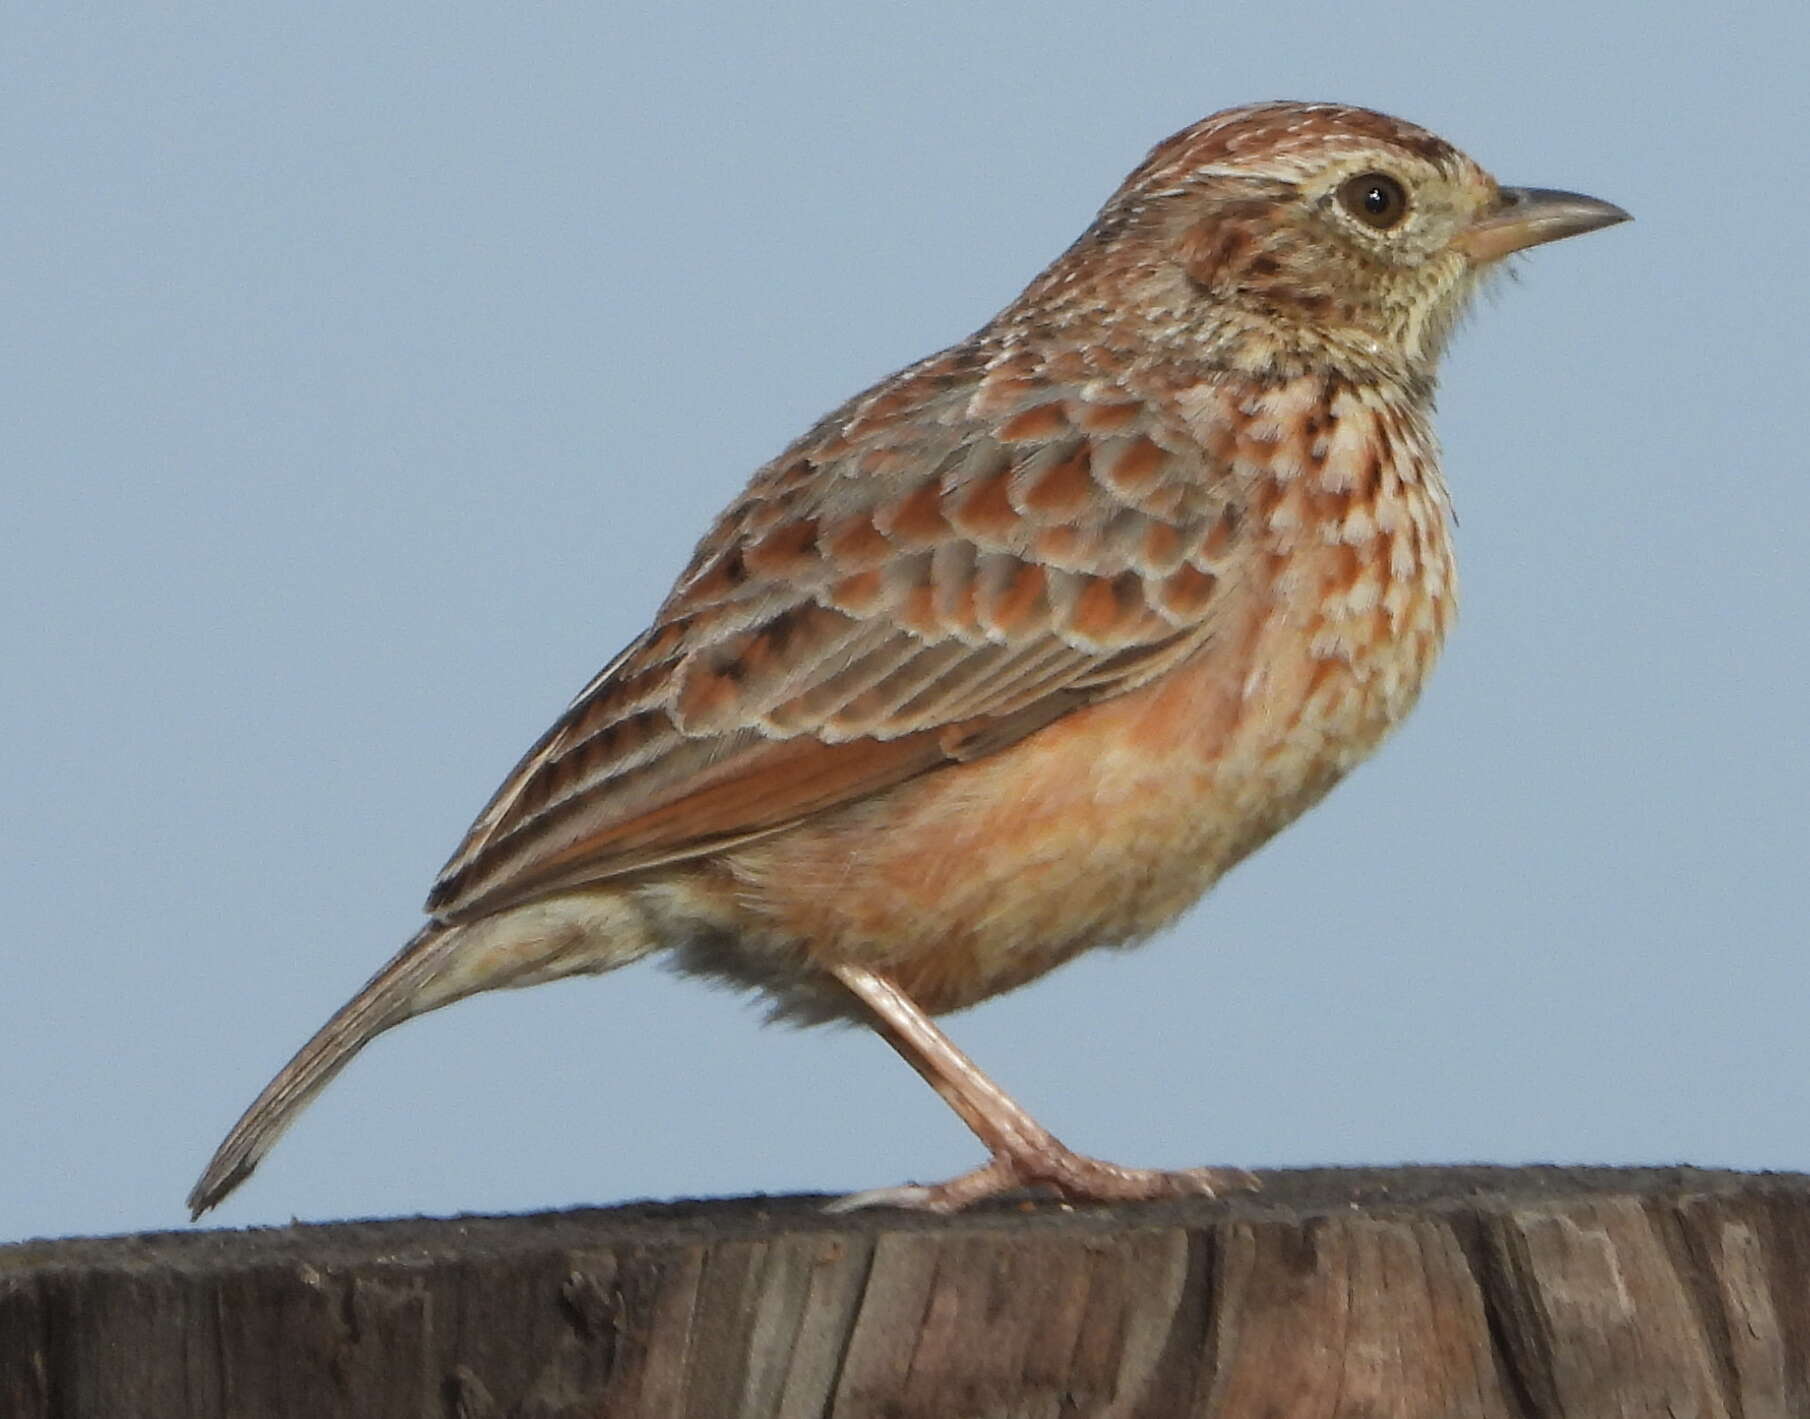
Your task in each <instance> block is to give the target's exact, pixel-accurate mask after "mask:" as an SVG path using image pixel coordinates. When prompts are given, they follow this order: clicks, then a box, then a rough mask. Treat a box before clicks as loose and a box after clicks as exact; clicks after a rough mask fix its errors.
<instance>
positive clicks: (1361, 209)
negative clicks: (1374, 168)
mask: <svg viewBox="0 0 1810 1419" xmlns="http://www.w3.org/2000/svg"><path fill="white" fill-rule="evenodd" d="M1339 205H1340V206H1341V207H1343V208H1344V209H1345V210H1346V211H1347V212H1349V213H1351V215H1352V216H1354V217H1356V218H1357V219H1358V220H1359V221H1360V222H1362V223H1363V224H1364V225H1365V226H1367V227H1375V228H1376V229H1377V230H1378V231H1379V232H1386V231H1388V230H1389V228H1390V227H1392V226H1394V225H1395V224H1396V223H1397V222H1399V221H1401V219H1402V218H1403V217H1405V216H1407V215H1408V194H1407V192H1406V190H1405V189H1404V188H1403V187H1402V185H1401V184H1400V183H1399V182H1397V181H1396V180H1395V179H1394V178H1392V177H1390V176H1388V175H1387V174H1386V173H1380V172H1364V173H1359V174H1358V175H1357V176H1356V177H1353V178H1347V179H1346V180H1345V181H1344V182H1343V183H1341V184H1340V185H1339Z"/></svg>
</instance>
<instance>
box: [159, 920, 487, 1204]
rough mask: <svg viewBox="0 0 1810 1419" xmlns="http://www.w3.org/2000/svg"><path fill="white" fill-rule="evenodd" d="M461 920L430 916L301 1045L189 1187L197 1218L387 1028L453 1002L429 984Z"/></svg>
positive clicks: (240, 1179) (454, 940) (454, 943)
mask: <svg viewBox="0 0 1810 1419" xmlns="http://www.w3.org/2000/svg"><path fill="white" fill-rule="evenodd" d="M461 934H462V929H461V928H460V927H456V926H454V927H446V926H439V925H435V924H432V923H430V924H429V925H427V926H424V927H423V928H422V929H421V930H420V931H419V932H417V933H416V934H415V936H414V938H413V939H412V940H411V941H410V942H409V943H408V945H406V946H404V947H403V948H402V949H401V950H400V951H398V952H397V953H396V954H395V956H394V957H392V958H391V960H390V962H389V964H388V965H386V966H385V967H384V968H383V969H382V970H380V971H379V972H378V973H377V974H376V975H374V976H372V977H371V979H370V980H368V981H367V982H365V986H364V989H363V990H361V991H359V992H358V994H357V995H355V996H353V997H352V999H351V1000H349V1001H347V1002H346V1003H345V1004H344V1005H343V1006H341V1007H340V1008H339V1010H338V1011H337V1012H335V1014H334V1016H333V1018H332V1019H331V1020H329V1021H327V1023H326V1024H325V1025H323V1026H321V1028H320V1029H319V1030H318V1031H316V1032H315V1035H314V1038H313V1039H311V1040H309V1041H308V1043H307V1044H305V1045H303V1046H302V1047H301V1049H300V1050H298V1051H297V1052H296V1055H295V1058H293V1059H292V1060H290V1061H289V1063H287V1064H285V1065H284V1066H283V1068H282V1070H281V1072H280V1073H278V1075H277V1077H276V1078H274V1079H272V1080H271V1081H270V1082H269V1083H268V1084H266V1085H265V1086H264V1092H263V1093H261V1094H259V1095H258V1097H257V1098H256V1099H254V1100H253V1101H252V1105H251V1107H250V1108H248V1109H247V1110H246V1111H245V1112H244V1114H242V1115H241V1116H240V1118H239V1121H238V1122H237V1123H235V1124H234V1125H233V1129H232V1132H231V1133H229V1134H227V1135H226V1140H225V1142H223V1143H222V1144H221V1145H220V1147H219V1148H218V1149H217V1150H216V1151H215V1153H214V1157H213V1161H211V1162H210V1163H209V1164H208V1165H207V1170H206V1171H205V1172H203V1173H202V1174H201V1180H200V1181H199V1182H198V1183H196V1184H195V1186H194V1189H193V1191H191V1192H190V1193H189V1198H188V1206H189V1215H190V1216H191V1217H199V1216H200V1215H201V1214H202V1213H203V1212H205V1211H207V1209H208V1208H210V1207H212V1206H214V1205H215V1204H216V1203H218V1202H219V1201H220V1200H221V1199H222V1198H223V1197H225V1196H226V1195H227V1193H229V1192H231V1191H232V1190H233V1189H234V1188H235V1187H237V1186H238V1185H239V1184H240V1183H242V1182H244V1181H245V1179H246V1178H248V1177H250V1176H251V1170H252V1169H253V1168H255V1167H257V1165H258V1162H259V1160H260V1159H261V1158H263V1156H264V1155H265V1154H266V1153H268V1152H269V1151H270V1149H271V1146H272V1145H273V1144H275V1142H276V1141H277V1139H278V1138H279V1137H281V1136H282V1133H283V1130H284V1129H286V1128H288V1127H289V1125H290V1124H291V1123H292V1122H293V1121H294V1119H295V1116H296V1115H297V1114H298V1113H300V1112H301V1111H302V1109H303V1107H305V1106H306V1105H307V1103H308V1102H309V1100H311V1099H312V1098H313V1097H314V1096H315V1095H316V1094H318V1093H320V1091H321V1090H322V1089H324V1088H326V1086H327V1084H328V1082H329V1081H330V1080H331V1079H332V1078H333V1076H334V1075H336V1074H338V1073H339V1071H340V1070H342V1069H344V1068H345V1067H346V1064H347V1063H348V1062H349V1061H350V1060H351V1058H352V1056H353V1055H355V1054H357V1053H358V1051H359V1050H361V1049H363V1048H364V1047H365V1046H366V1045H367V1044H369V1043H370V1042H371V1041H372V1040H373V1039H375V1038H376V1037H377V1036H378V1035H380V1034H382V1033H383V1031H385V1030H387V1029H389V1028H390V1026H392V1025H399V1024H401V1023H402V1022H403V1021H404V1020H406V1019H408V1018H409V1017H410V1016H413V1015H419V1014H420V1013H421V1012H422V1011H423V1010H428V1009H431V1008H433V1006H435V1005H441V1004H445V1003H446V1002H445V1000H444V999H443V998H442V999H432V998H430V991H429V989H428V987H429V984H430V982H432V981H433V979H434V978H435V976H437V975H438V974H439V973H440V972H441V970H442V968H443V967H444V966H445V964H446V961H447V958H448V956H450V955H451V953H452V952H453V950H455V949H456V947H457V945H458V942H459V937H460V936H461Z"/></svg>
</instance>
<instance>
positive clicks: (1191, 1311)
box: [0, 1168, 1810, 1419]
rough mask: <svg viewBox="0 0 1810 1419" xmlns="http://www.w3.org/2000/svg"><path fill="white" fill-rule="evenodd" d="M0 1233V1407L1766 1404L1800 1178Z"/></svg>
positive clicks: (1591, 1411)
mask: <svg viewBox="0 0 1810 1419" xmlns="http://www.w3.org/2000/svg"><path fill="white" fill-rule="evenodd" d="M1264 1182H1265V1187H1264V1190H1263V1191H1262V1192H1261V1193H1259V1194H1257V1195H1255V1196H1252V1197H1241V1198H1236V1199H1231V1200H1228V1201H1224V1202H1188V1203H1174V1204H1162V1205H1145V1206H1139V1207H1125V1208H1117V1209H1089V1210H1076V1211H1069V1210H1065V1209H1063V1208H1062V1207H1060V1206H1057V1205H1054V1204H1048V1203H1038V1204H1025V1205H1019V1206H1007V1207H1001V1208H998V1209H995V1210H990V1211H986V1212H981V1213H977V1214H972V1215H964V1216H960V1217H956V1218H953V1219H935V1218H922V1217H914V1216H901V1215H898V1214H869V1215H862V1214H857V1215H854V1216H846V1215H844V1216H833V1217H832V1216H826V1215H824V1214H823V1213H822V1212H821V1211H820V1210H819V1208H818V1200H817V1199H811V1198H773V1199H738V1200H729V1201H719V1202H697V1203H675V1204H669V1205H652V1204H641V1205H635V1206H629V1207H621V1208H613V1209H607V1210H589V1211H580V1212H568V1213H559V1214H548V1215H542V1216H529V1217H503V1218H490V1217H470V1218H454V1219H449V1220H444V1221H434V1220H403V1221H389V1222H358V1223H343V1224H334V1225H327V1226H295V1227H288V1228H281V1229H273V1230H266V1231H250V1232H206V1231H194V1232H185V1233H159V1234H149V1235H143V1236H134V1237H117V1238H97V1239H74V1240H65V1241H54V1242H27V1243H23V1244H20V1245H15V1246H10V1247H4V1248H0V1415H4V1416H6V1419H90V1417H91V1416H93V1419H101V1417H102V1416H104V1419H123V1417H124V1416H161V1415H181V1416H187V1419H227V1416H235V1419H236V1417H237V1416H245V1417H246V1419H288V1417H289V1416H298V1419H299V1416H308V1419H320V1417H321V1416H328V1415H357V1416H364V1419H390V1416H417V1415H419V1416H434V1419H450V1417H452V1416H463V1419H530V1417H532V1419H564V1416H571V1417H572V1419H576V1417H577V1416H580V1415H583V1416H587V1419H598V1416H609V1417H610V1419H615V1417H616V1416H621V1419H639V1417H640V1416H649V1419H652V1417H653V1416H658V1419H680V1416H696V1419H741V1416H748V1419H755V1416H760V1419H767V1417H768V1416H773V1419H819V1417H820V1416H834V1419H857V1417H858V1419H918V1416H924V1419H928V1416H937V1419H961V1417H962V1416H974V1419H1075V1417H1076V1416H1096V1415H1098V1416H1122V1419H1142V1417H1143V1416H1149V1417H1150V1419H1155V1417H1156V1416H1161V1419H1171V1417H1172V1416H1202V1417H1203V1419H1208V1416H1210V1419H1264V1416H1275V1419H1383V1416H1388V1419H1546V1416H1552V1419H1559V1416H1565V1419H1598V1417H1599V1416H1602V1419H1610V1416H1614V1419H1623V1417H1624V1416H1626V1419H1644V1416H1648V1415H1652V1416H1669V1419H1677V1416H1686V1415H1689V1416H1699V1419H1801V1416H1804V1415H1807V1414H1810V1178H1806V1177H1803V1176H1800V1175H1795V1174H1766V1175H1743V1174H1732V1173H1711V1172H1701V1171H1697V1170H1692V1169H1556V1168H1528V1169H1487V1168H1409V1169H1388V1170H1384V1169H1362V1170H1309V1171H1299V1172H1288V1173H1271V1174H1267V1175H1265V1177H1264Z"/></svg>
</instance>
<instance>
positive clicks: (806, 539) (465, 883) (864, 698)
mask: <svg viewBox="0 0 1810 1419" xmlns="http://www.w3.org/2000/svg"><path fill="white" fill-rule="evenodd" d="M1087 373H1088V372H1077V371H1074V370H1060V371H1058V370H1052V369H1050V368H1048V367H1046V366H1045V365H1044V364H1042V363H1041V362H1040V361H1039V360H1038V359H1037V358H1036V357H1035V356H1032V355H1030V354H1027V353H1022V352H1011V351H1004V352H999V351H996V352H994V353H993V354H992V355H991V356H990V357H988V356H987V355H985V354H984V352H982V351H980V350H978V349H976V348H974V347H971V346H970V347H957V348H956V349H955V350H952V351H947V352H944V353H943V354H941V355H937V356H933V357H931V358H930V359H929V360H926V361H924V362H922V363H920V364H918V365H916V366H913V367H911V368H909V369H907V370H905V371H902V372H901V373H900V374H898V375H896V376H894V377H893V378H892V379H890V380H888V381H886V382H884V383H882V384H881V385H879V386H877V387H876V388H875V389H874V390H872V391H870V392H869V393H868V394H866V395H864V396H861V397H860V398H857V399H855V400H853V401H851V402H850V403H849V404H848V405H846V406H844V407H843V408H842V409H840V410H838V411H837V412H836V413H835V414H832V415H831V416H830V417H829V418H827V419H825V420H824V421H822V422H821V423H820V424H818V426H817V427H816V428H815V429H813V430H812V431H811V432H810V433H809V434H807V435H806V436H805V437H804V438H803V439H801V440H800V441H799V442H798V443H796V444H794V445H793V446H792V447H791V448H790V449H788V450H787V451H786V452H785V453H784V454H782V455H781V456H780V457H779V458H778V459H776V460H774V462H772V463H771V464H769V465H767V466H766V467H765V468H763V469H762V470H761V471H760V472H759V473H757V474H756V475H755V477H754V479H753V480H752V482H751V483H750V485H749V487H748V488H747V490H746V491H745V492H744V493H743V495H742V496H741V498H740V499H738V501H737V502H736V503H735V504H734V505H733V506H731V507H730V508H729V510H728V511H727V512H726V513H725V514H724V515H723V517H722V518H721V519H719V521H718V523H717V525H716V526H715V527H714V528H713V530H712V531H711V533H710V534H709V535H708V536H707V537H706V538H705V539H704V541H703V542H702V543H701V544H700V545H699V547H698V549H697V551H696V553H695V555H694V557H693V559H692V562H691V565H690V566H689V568H688V569H687V570H686V572H685V573H684V575H683V576H682V577H681V578H680V580H679V582H678V584H677V586H676V587H675V589H674V590H673V592H672V594H671V596H670V597H669V598H668V599H667V601H666V603H665V605H664V606H663V607H662V608H661V610H660V612H659V614H658V616H657V617H656V619H655V623H654V625H653V627H652V628H651V629H650V630H649V631H648V632H647V633H645V634H644V635H643V636H642V637H641V638H640V639H638V640H637V641H636V642H635V643H634V644H633V645H631V646H630V647H629V648H628V649H627V650H626V651H624V652H623V653H622V654H621V655H620V656H618V657H617V658H616V660H615V661H613V662H612V663H611V664H610V666H608V667H607V668H606V669H605V670H604V671H603V672H602V673H601V674H599V675H598V677H597V678H596V679H595V680H593V681H592V682H591V684H590V685H588V686H587V687H586V688H585V690H584V692H583V693H581V694H580V695H579V697H578V698H577V699H576V700H574V701H573V703H572V704H571V706H570V707H569V708H568V709H567V711H566V713H565V714H564V715H563V716H562V717H561V719H560V720H559V721H558V722H557V723H556V724H555V725H554V726H553V727H552V729H550V730H549V731H548V732H547V734H546V735H545V736H544V737H543V738H542V739H541V741H540V742H539V743H538V744H537V745H536V746H535V747H534V749H532V750H531V751H530V752H529V753H528V755H527V756H526V757H525V758H523V760H522V761H521V763H520V764H519V765H517V767H516V769H515V770H514V772H513V773H512V774H511V775H510V777H509V779H508V780H507V781H506V782H505V783H504V785H503V786H502V788H501V789H499V790H498V792H497V794H496V796H495V797H494V798H493V799H492V800H491V802H490V804H489V805H488V806H487V807H486V808H485V810H484V811H483V813H481V814H480V815H479V817H478V820H477V822H476V823H475V824H474V825H473V827H472V829H471V831H470V833H469V834H468V835H467V837H466V839H465V841H464V842H463V843H462V844H461V845H460V847H459V850H458V851H457V852H456V853H455V854H454V855H453V857H452V859H451V860H450V861H449V862H448V864H447V866H446V868H445V869H444V871H443V872H442V874H441V876H440V879H439V881H438V882H437V883H436V885H435V888H434V891H433V894H432V895H431V896H430V898H429V901H428V910H429V911H430V912H432V913H434V914H435V915H436V916H437V917H439V918H440V919H441V920H452V921H456V920H463V919H470V918H472V917H475V916H481V915H485V914H488V913H490V912H493V911H497V910H500V909H503V908H505V907H508V906H510V905H513V904H515V903H517V902H521V901H524V900H528V899H530V898H532V897H535V896H540V895H544V894H546V893H549V892H554V891H561V890H567V889H570V888H574V887H579V886H583V885H586V884H590V883H596V882H600V881H604V880H607V879H609V878H612V877H617V876H620V875H622V874H623V873H627V872H633V871H639V870H643V869H646V868H648V867H651V866H656V865H659V864H663V863H669V862H673V861H680V860H684V859H687V858H693V857H698V856H701V855H703V854H706V853H709V852H712V851H716V850H719V849H721V848H723V847H725V846H729V845H732V844H735V843H740V842H746V841H748V840H750V839H752V838H756V837H760V836H765V835H767V834H769V833H773V832H778V831H783V830H784V829H785V828H786V827H788V826H790V825H792V824H794V823H797V822H798V821H800V820H801V819H803V818H805V817H807V816H809V815H811V814H815V813H820V812H823V811H825V810H828V809H832V808H834V807H836V806H838V805H841V804H846V803H850V802H853V801H855V800H857V799H860V798H864V797H867V796H869V795H871V794H875V793H879V792H882V791H884V790H886V789H888V788H890V787H893V786H895V785H897V784H900V783H903V782H905V781H906V780H908V779H911V778H914V777H916V776H917V775H920V774H923V773H927V772H931V771H934V770H935V769H937V768H938V767H940V766H942V765H946V764H950V763H957V762H962V761H964V760H968V759H972V758H975V757H977V756H978V755H981V754H985V753H992V752H997V751H998V750H1000V749H1002V748H1005V747H1007V746H1009V745H1011V744H1013V743H1016V742H1017V741H1018V740H1020V739H1022V738H1024V737H1025V736H1026V735H1028V734H1032V733H1034V732H1036V730H1038V729H1040V728H1042V727H1043V726H1044V725H1047V724H1049V723H1050V722H1052V721H1053V720H1055V719H1057V718H1059V717H1060V716H1062V715H1064V714H1067V713H1069V712H1070V711H1072V710H1074V709H1077V708H1079V707H1081V706H1083V705H1086V704H1090V703H1093V702H1095V701H1098V700H1100V699H1103V698H1106V697H1108V696H1111V695H1114V694H1119V693H1122V692H1124V691H1126V690H1129V689H1131V688H1134V687H1135V686H1137V685H1139V684H1142V683H1144V682H1145V681H1147V680H1149V679H1150V678H1152V677H1153V676H1155V675H1157V674H1160V673H1162V672H1163V671H1164V670H1166V669H1168V668H1170V667H1171V666H1173V665H1174V664H1176V663H1178V662H1179V661H1180V660H1182V659H1184V658H1186V657H1187V656H1188V655H1190V654H1192V653H1193V652H1194V651H1195V650H1196V649H1198V648H1199V647H1200V646H1201V644H1202V643H1203V642H1204V641H1205V640H1206V639H1207V638H1208V637H1209V636H1210V634H1211V628H1212V625H1213V623H1214V621H1215V620H1216V619H1217V613H1218V611H1219V610H1220V609H1221V608H1223V606H1224V604H1225V602H1226V599H1227V597H1228V596H1229V595H1231V594H1232V593H1233V588H1234V587H1235V586H1236V584H1237V581H1238V579H1239V572H1240V567H1239V565H1238V562H1237V556H1236V554H1237V548H1238V545H1239V542H1240V539H1238V538H1237V537H1235V536H1233V535H1232V533H1233V532H1234V531H1235V529H1236V526H1237V520H1238V517H1239V512H1240V509H1239V507H1238V506H1237V503H1236V502H1235V500H1234V499H1233V496H1232V494H1231V490H1230V487H1229V480H1228V479H1227V478H1226V476H1225V470H1224V469H1223V468H1220V469H1215V468H1212V467H1210V466H1208V464H1207V462H1206V455H1205V454H1204V453H1203V452H1202V451H1201V450H1200V448H1199V446H1198V444H1197V443H1196V442H1195V441H1194V440H1193V439H1191V438H1189V437H1188V436H1187V434H1186V433H1185V431H1181V430H1178V429H1176V428H1174V427H1168V428H1165V427H1164V426H1163V425H1162V424H1161V421H1160V419H1159V417H1158V415H1157V414H1156V412H1154V409H1153V406H1152V405H1151V404H1150V403H1149V402H1146V401H1142V400H1138V399H1135V398H1133V397H1131V396H1130V395H1129V394H1128V393H1126V392H1125V390H1124V389H1123V388H1122V387H1121V385H1119V384H1118V383H1117V382H1116V381H1114V380H1113V379H1111V378H1110V377H1106V376H1097V377H1086V375H1087Z"/></svg>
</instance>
